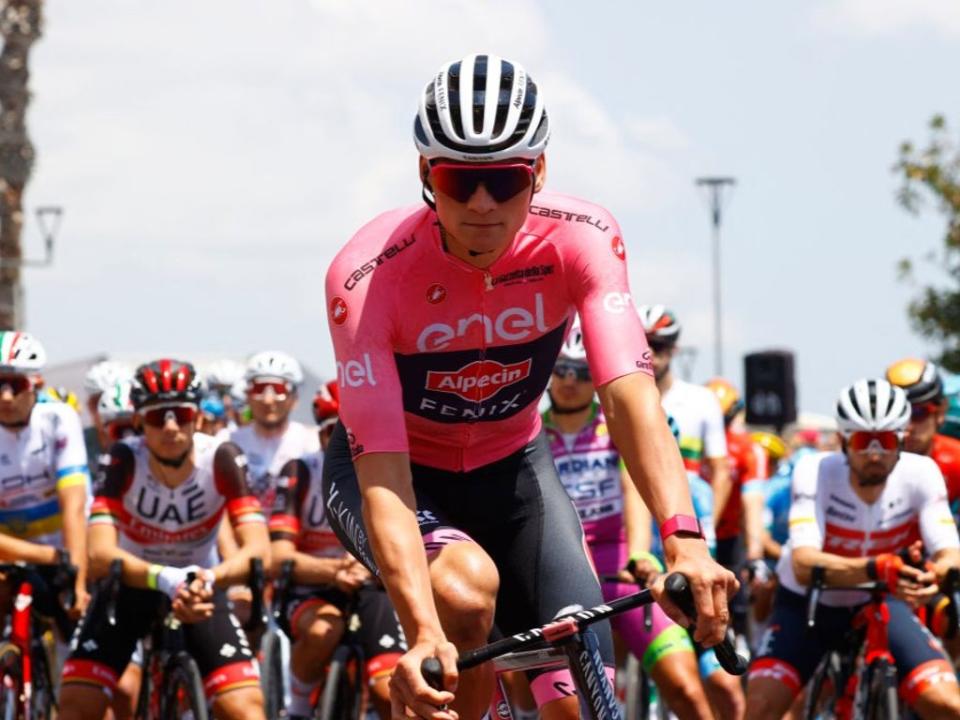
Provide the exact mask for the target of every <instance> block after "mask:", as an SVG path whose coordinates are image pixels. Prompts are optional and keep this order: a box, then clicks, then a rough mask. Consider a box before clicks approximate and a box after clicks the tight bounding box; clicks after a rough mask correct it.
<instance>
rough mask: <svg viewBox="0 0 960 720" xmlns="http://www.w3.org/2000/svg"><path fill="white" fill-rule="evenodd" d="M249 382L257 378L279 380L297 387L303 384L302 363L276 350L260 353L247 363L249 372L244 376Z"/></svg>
mask: <svg viewBox="0 0 960 720" xmlns="http://www.w3.org/2000/svg"><path fill="white" fill-rule="evenodd" d="M243 376H244V378H245V379H246V381H247V382H250V381H251V380H256V379H257V378H279V379H280V380H286V381H287V382H288V383H291V384H292V385H294V386H296V385H299V384H300V383H302V382H303V371H302V370H301V369H300V363H298V362H297V361H296V359H295V358H293V357H291V356H290V355H287V354H286V353H282V352H277V351H276V350H267V351H265V352H259V353H257V354H256V355H254V356H253V357H251V358H250V359H249V360H248V361H247V371H246V372H245V373H244V374H243Z"/></svg>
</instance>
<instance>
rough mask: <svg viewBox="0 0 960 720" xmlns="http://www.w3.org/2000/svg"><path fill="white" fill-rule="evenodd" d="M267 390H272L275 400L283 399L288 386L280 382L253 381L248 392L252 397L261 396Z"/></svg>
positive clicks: (288, 389) (287, 391) (288, 388)
mask: <svg viewBox="0 0 960 720" xmlns="http://www.w3.org/2000/svg"><path fill="white" fill-rule="evenodd" d="M267 392H273V394H274V395H276V397H277V400H283V399H284V398H286V397H287V394H288V393H289V392H290V387H289V386H288V385H287V384H286V383H282V382H255V383H251V384H250V394H251V395H252V396H253V397H263V396H264V395H266V394H267Z"/></svg>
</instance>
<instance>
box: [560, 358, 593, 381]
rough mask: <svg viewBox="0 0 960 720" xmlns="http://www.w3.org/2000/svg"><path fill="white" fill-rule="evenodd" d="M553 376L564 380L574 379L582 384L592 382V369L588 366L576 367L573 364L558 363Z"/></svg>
mask: <svg viewBox="0 0 960 720" xmlns="http://www.w3.org/2000/svg"><path fill="white" fill-rule="evenodd" d="M553 374H554V375H556V376H557V377H558V378H563V379H564V380H567V379H570V378H573V379H575V380H579V381H580V382H587V381H588V380H590V368H589V367H587V366H586V365H575V364H573V363H563V362H558V363H557V364H556V365H554V366H553Z"/></svg>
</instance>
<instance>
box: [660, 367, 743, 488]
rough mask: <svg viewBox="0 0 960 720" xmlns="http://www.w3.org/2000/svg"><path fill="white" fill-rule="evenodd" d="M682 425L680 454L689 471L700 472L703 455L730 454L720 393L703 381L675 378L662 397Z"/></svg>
mask: <svg viewBox="0 0 960 720" xmlns="http://www.w3.org/2000/svg"><path fill="white" fill-rule="evenodd" d="M660 404H661V405H662V406H663V409H664V411H666V412H667V414H669V415H672V416H673V419H674V420H675V421H676V423H677V426H678V427H679V428H680V455H681V456H682V457H683V465H684V467H686V468H687V471H688V472H692V473H699V472H700V465H701V463H702V462H703V458H705V457H708V458H721V457H726V455H727V431H726V429H725V428H724V426H723V413H722V412H721V410H720V403H719V402H718V401H717V396H716V395H714V394H713V392H711V391H710V390H709V389H708V388H705V387H703V386H702V385H694V384H693V383H688V382H684V381H683V380H679V379H675V380H674V381H673V384H672V385H671V386H670V388H669V389H668V390H667V391H666V392H665V393H664V394H663V396H662V397H661V398H660Z"/></svg>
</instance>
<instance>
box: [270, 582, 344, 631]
mask: <svg viewBox="0 0 960 720" xmlns="http://www.w3.org/2000/svg"><path fill="white" fill-rule="evenodd" d="M346 603H347V596H346V594H344V593H343V592H341V591H340V590H338V589H336V588H333V587H306V586H296V587H294V588H292V589H291V591H290V599H289V600H288V601H287V607H286V610H287V616H286V627H285V628H284V630H286V631H287V634H288V635H289V636H290V637H291V638H293V640H294V642H296V641H298V640H300V639H301V638H303V637H304V636H306V635H308V634H309V633H310V630H311V627H312V626H313V625H314V624H315V623H324V624H325V625H327V626H329V628H330V630H331V632H335V633H336V635H337V637H339V636H340V634H341V633H342V632H343V608H344V607H345V605H346Z"/></svg>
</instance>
